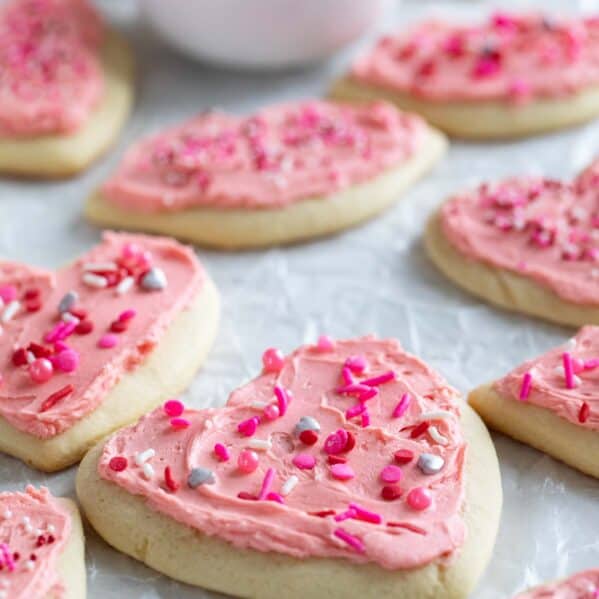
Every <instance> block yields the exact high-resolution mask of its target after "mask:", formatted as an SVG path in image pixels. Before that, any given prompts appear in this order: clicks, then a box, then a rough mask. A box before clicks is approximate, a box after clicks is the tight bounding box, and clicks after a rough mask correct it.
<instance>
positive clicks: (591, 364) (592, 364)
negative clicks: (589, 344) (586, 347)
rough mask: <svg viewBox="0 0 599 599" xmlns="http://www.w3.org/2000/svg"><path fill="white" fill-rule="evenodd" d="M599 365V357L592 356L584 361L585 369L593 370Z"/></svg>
mask: <svg viewBox="0 0 599 599" xmlns="http://www.w3.org/2000/svg"><path fill="white" fill-rule="evenodd" d="M597 366H599V358H592V359H590V360H586V361H585V363H584V369H585V370H593V369H594V368H597Z"/></svg>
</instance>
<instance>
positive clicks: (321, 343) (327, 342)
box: [316, 335, 335, 352]
mask: <svg viewBox="0 0 599 599" xmlns="http://www.w3.org/2000/svg"><path fill="white" fill-rule="evenodd" d="M316 349H317V350H318V351H321V352H327V351H333V349H335V342H334V341H333V340H332V339H331V337H329V336H328V335H321V336H320V337H319V338H318V343H317V344H316Z"/></svg>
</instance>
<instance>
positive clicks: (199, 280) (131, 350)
mask: <svg viewBox="0 0 599 599" xmlns="http://www.w3.org/2000/svg"><path fill="white" fill-rule="evenodd" d="M217 321H218V298H217V292H216V289H215V287H214V285H213V284H212V282H211V281H210V279H209V278H208V276H207V274H206V273H205V272H204V269H203V268H202V266H201V265H200V263H199V262H198V260H197V258H196V257H195V255H194V254H193V252H192V251H191V250H189V249H188V248H185V247H183V246H181V245H179V244H178V243H176V242H174V241H172V240H170V239H165V238H153V237H144V236H141V235H137V236H135V235H117V234H114V233H106V234H104V236H103V240H102V243H101V244H100V245H98V246H96V247H95V248H93V249H92V250H91V251H90V252H88V253H87V254H85V255H84V256H82V257H81V258H79V259H78V260H77V261H76V262H74V263H73V264H71V265H70V266H67V267H66V268H62V269H61V270H58V271H57V272H56V273H53V272H48V271H42V270H39V269H34V268H31V267H29V266H26V265H24V264H16V263H12V262H0V327H1V328H0V333H1V335H0V450H1V451H4V452H6V453H9V454H11V455H13V456H16V457H18V458H20V459H22V460H24V461H25V462H27V463H28V464H31V465H33V466H35V467H36V468H39V469H41V470H46V471H53V470H58V469H60V468H64V467H66V466H69V465H70V464H73V463H75V462H77V461H78V460H79V459H80V458H81V457H82V456H83V454H84V453H85V452H86V451H87V449H88V448H89V447H91V445H92V444H94V443H95V442H96V441H98V439H100V438H102V437H103V436H105V435H107V434H108V433H110V432H111V431H113V430H115V429H117V428H119V427H121V426H124V425H125V424H128V423H130V422H133V421H134V420H136V419H137V418H139V416H141V415H142V414H143V413H145V412H147V411H148V410H151V409H152V408H154V407H155V406H157V405H159V404H160V402H162V401H164V399H165V398H167V397H168V396H169V395H171V394H174V393H179V392H181V391H183V390H184V389H185V387H186V386H187V385H188V384H189V382H190V381H191V379H192V378H193V376H194V374H195V371H196V369H197V368H198V367H199V365H200V363H201V362H202V361H203V359H204V357H205V355H206V353H207V352H208V349H209V348H210V345H211V343H212V340H213V338H214V335H215V332H216V326H217Z"/></svg>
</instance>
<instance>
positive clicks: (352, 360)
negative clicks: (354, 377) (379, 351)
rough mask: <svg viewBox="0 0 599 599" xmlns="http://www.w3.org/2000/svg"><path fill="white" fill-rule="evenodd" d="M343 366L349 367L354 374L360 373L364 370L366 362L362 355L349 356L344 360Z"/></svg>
mask: <svg viewBox="0 0 599 599" xmlns="http://www.w3.org/2000/svg"><path fill="white" fill-rule="evenodd" d="M344 366H345V367H346V368H349V370H350V371H351V372H353V373H354V374H362V373H363V372H364V370H366V367H367V366H368V363H367V362H366V358H365V357H364V356H350V357H349V358H347V360H345V364H344Z"/></svg>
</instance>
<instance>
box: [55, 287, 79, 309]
mask: <svg viewBox="0 0 599 599" xmlns="http://www.w3.org/2000/svg"><path fill="white" fill-rule="evenodd" d="M78 300H79V295H78V294H77V292H76V291H68V292H67V293H65V294H64V296H63V298H62V299H61V300H60V302H59V303H58V311H59V312H60V313H61V314H62V313H63V312H68V311H69V310H70V309H71V308H72V307H73V306H74V305H75V304H76V303H77V301H78Z"/></svg>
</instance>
